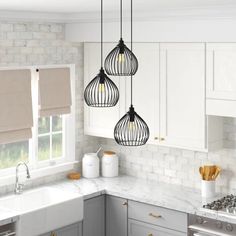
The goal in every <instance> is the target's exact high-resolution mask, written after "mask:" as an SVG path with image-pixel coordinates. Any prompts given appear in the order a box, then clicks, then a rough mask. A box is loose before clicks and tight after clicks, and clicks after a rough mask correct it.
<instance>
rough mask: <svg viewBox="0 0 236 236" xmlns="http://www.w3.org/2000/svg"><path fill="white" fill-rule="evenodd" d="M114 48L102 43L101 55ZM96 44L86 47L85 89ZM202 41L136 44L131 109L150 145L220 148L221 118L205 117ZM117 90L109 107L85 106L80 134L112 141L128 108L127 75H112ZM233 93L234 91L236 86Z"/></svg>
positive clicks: (96, 61)
mask: <svg viewBox="0 0 236 236" xmlns="http://www.w3.org/2000/svg"><path fill="white" fill-rule="evenodd" d="M114 45H115V44H110V43H106V44H105V50H104V55H106V54H107V53H108V52H109V51H110V49H112V48H113V47H114ZM99 48H100V47H99V44H98V43H86V44H85V53H84V54H85V61H84V67H85V86H86V85H87V84H88V82H89V81H90V80H91V79H93V78H94V77H95V76H96V74H97V73H98V70H99V68H100V51H99ZM205 49H206V48H205V44H204V43H135V44H134V53H135V55H136V56H137V58H138V61H139V68H138V71H137V73H136V74H135V75H134V76H133V105H134V108H135V111H136V112H137V113H138V114H139V115H140V116H141V117H142V118H143V120H144V121H145V122H146V123H147V125H148V127H149V129H150V138H149V140H148V143H149V144H156V145H164V146H170V147H179V148H186V149H191V150H200V151H207V150H209V149H212V148H211V147H214V149H215V148H218V147H219V146H220V144H221V141H222V137H221V133H222V132H221V127H222V126H221V124H222V122H221V120H220V119H218V118H217V117H213V116H211V117H207V116H206V88H205V87H206V86H205V85H206V53H205V52H206V50H205ZM111 79H112V80H113V81H114V82H115V83H116V84H117V86H118V88H119V91H120V100H119V103H118V105H117V106H116V107H114V108H90V107H88V106H87V105H86V104H85V121H84V122H85V123H84V124H85V126H84V129H85V134H88V135H93V136H99V137H107V138H113V130H114V127H115V125H116V123H117V122H118V120H119V119H120V118H121V117H122V116H123V115H124V114H125V113H126V112H127V111H128V109H129V106H130V94H131V93H130V77H111ZM235 91H236V87H235Z"/></svg>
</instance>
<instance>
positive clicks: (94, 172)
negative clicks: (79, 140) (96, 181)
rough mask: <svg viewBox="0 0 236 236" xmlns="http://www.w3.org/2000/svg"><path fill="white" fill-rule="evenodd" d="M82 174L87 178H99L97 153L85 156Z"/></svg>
mask: <svg viewBox="0 0 236 236" xmlns="http://www.w3.org/2000/svg"><path fill="white" fill-rule="evenodd" d="M82 173H83V177H85V178H97V177H99V158H98V156H97V154H96V153H86V154H84V157H83V160H82Z"/></svg>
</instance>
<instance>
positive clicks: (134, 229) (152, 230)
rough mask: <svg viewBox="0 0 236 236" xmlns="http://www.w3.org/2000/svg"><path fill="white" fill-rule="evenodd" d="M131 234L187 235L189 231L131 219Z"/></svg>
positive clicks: (155, 235)
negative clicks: (184, 231) (179, 230)
mask: <svg viewBox="0 0 236 236" xmlns="http://www.w3.org/2000/svg"><path fill="white" fill-rule="evenodd" d="M129 236H187V233H182V232H178V231H174V230H171V229H167V228H163V227H159V226H155V225H151V224H146V223H143V222H140V221H136V220H130V219H129Z"/></svg>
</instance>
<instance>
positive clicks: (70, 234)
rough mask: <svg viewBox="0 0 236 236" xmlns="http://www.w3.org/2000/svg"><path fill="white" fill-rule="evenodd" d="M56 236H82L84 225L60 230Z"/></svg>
mask: <svg viewBox="0 0 236 236" xmlns="http://www.w3.org/2000/svg"><path fill="white" fill-rule="evenodd" d="M55 236H82V225H81V224H79V223H78V224H73V225H70V226H67V227H64V228H62V229H59V230H57V231H56V232H55Z"/></svg>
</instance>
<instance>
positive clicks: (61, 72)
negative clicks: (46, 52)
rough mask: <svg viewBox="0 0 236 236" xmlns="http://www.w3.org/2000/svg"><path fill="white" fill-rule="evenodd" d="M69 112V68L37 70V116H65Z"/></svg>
mask: <svg viewBox="0 0 236 236" xmlns="http://www.w3.org/2000/svg"><path fill="white" fill-rule="evenodd" d="M70 111H71V85H70V69H69V68H53V69H40V70H39V116H40V117H43V116H53V115H61V114H67V113H70Z"/></svg>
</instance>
